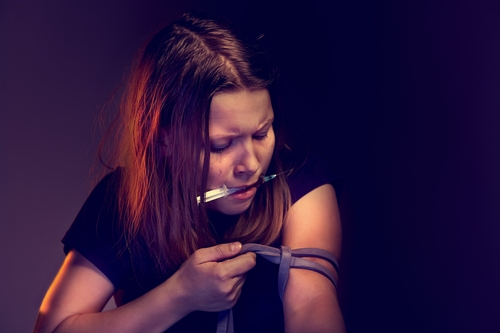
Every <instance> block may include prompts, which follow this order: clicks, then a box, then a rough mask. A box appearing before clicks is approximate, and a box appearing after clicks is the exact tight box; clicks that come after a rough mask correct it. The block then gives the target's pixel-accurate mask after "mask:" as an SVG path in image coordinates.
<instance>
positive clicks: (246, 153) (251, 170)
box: [234, 141, 260, 176]
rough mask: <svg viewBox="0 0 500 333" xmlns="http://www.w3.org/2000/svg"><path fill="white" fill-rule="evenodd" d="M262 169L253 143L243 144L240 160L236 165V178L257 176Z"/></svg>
mask: <svg viewBox="0 0 500 333" xmlns="http://www.w3.org/2000/svg"><path fill="white" fill-rule="evenodd" d="M259 168H260V162H259V159H258V157H257V155H256V154H255V149H254V146H253V143H252V142H251V141H250V142H245V143H244V144H242V148H241V153H240V156H239V160H238V162H237V163H236V167H235V170H234V171H235V174H236V176H242V175H247V176H251V175H253V174H255V173H256V172H257V171H258V170H259Z"/></svg>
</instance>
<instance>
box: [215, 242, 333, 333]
mask: <svg viewBox="0 0 500 333" xmlns="http://www.w3.org/2000/svg"><path fill="white" fill-rule="evenodd" d="M247 252H255V253H256V254H258V255H260V256H261V257H263V258H265V259H267V260H268V261H270V262H272V263H274V264H279V268H278V291H279V294H280V297H281V300H282V301H283V295H284V293H285V288H286V284H287V282H288V275H289V273H290V268H302V269H309V270H311V271H314V272H317V273H320V274H322V275H324V276H325V277H327V278H328V279H329V280H330V281H331V282H332V283H333V285H334V286H335V288H337V279H336V277H335V276H334V275H333V274H332V272H330V271H329V270H328V269H326V268H325V267H324V266H323V265H320V264H318V263H317V262H314V261H312V260H308V259H304V258H302V257H313V258H320V259H324V260H327V261H328V262H330V263H331V264H332V265H333V267H334V268H335V271H337V274H338V271H339V264H338V262H337V259H336V258H335V257H334V256H333V255H332V254H331V253H330V252H328V251H325V250H323V249H318V248H303V249H295V250H291V249H290V248H289V247H288V246H282V247H281V249H278V248H275V247H271V246H266V245H261V244H254V243H248V244H245V245H243V247H242V249H241V254H243V253H247ZM217 333H234V326H233V311H232V310H231V309H228V310H224V311H221V312H219V320H218V323H217Z"/></svg>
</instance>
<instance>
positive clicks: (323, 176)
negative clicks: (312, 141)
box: [285, 153, 342, 203]
mask: <svg viewBox="0 0 500 333" xmlns="http://www.w3.org/2000/svg"><path fill="white" fill-rule="evenodd" d="M286 168H287V169H285V170H288V171H289V172H290V174H289V175H288V177H287V183H288V186H289V188H290V194H291V197H292V203H295V202H297V201H298V200H299V199H301V198H302V197H303V196H304V195H306V194H307V193H309V192H311V191H312V190H314V189H316V188H318V187H320V186H322V185H325V184H330V185H332V186H333V188H334V189H335V192H336V196H337V197H340V192H341V189H342V181H341V179H340V177H339V176H338V175H337V174H336V173H335V172H334V171H333V168H332V167H331V166H330V165H329V164H328V163H327V162H326V161H325V160H324V159H323V158H322V157H321V156H319V155H318V154H315V153H310V154H303V155H299V156H295V157H293V159H292V158H289V159H288V162H287V163H286Z"/></svg>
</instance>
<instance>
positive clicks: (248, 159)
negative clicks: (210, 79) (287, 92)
mask: <svg viewBox="0 0 500 333" xmlns="http://www.w3.org/2000/svg"><path fill="white" fill-rule="evenodd" d="M273 120H274V113H273V108H272V105H271V99H270V96H269V92H268V90H267V89H261V90H251V91H250V90H235V91H227V92H219V93H216V94H215V95H214V97H213V98H212V103H211V104H210V117H209V137H210V150H211V153H210V169H209V172H208V179H207V187H208V188H207V190H212V189H216V188H219V187H220V186H222V184H225V185H226V186H227V187H244V186H247V185H250V184H252V183H255V182H256V181H257V180H258V179H259V177H260V176H261V175H265V173H266V170H267V168H268V167H269V163H270V162H271V158H272V155H273V150H274V131H273V126H272V124H273ZM256 191H257V189H256V188H255V187H253V188H251V189H250V190H248V191H246V192H244V193H240V194H235V195H231V196H228V197H226V198H223V199H218V200H214V201H212V202H210V203H208V204H207V205H208V207H210V208H212V209H214V210H217V211H219V212H221V213H224V214H228V215H234V214H240V213H243V212H244V211H245V210H247V209H248V207H249V206H250V204H251V202H252V200H253V198H254V196H255V193H256Z"/></svg>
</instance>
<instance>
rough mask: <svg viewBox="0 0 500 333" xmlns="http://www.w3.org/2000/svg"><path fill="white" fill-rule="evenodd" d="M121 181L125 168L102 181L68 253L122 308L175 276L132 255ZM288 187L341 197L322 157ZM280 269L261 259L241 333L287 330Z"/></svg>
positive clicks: (68, 238)
mask: <svg viewBox="0 0 500 333" xmlns="http://www.w3.org/2000/svg"><path fill="white" fill-rule="evenodd" d="M120 177H121V169H117V170H115V171H113V172H111V173H110V174H108V175H107V176H105V177H104V178H103V179H102V180H101V181H100V182H99V184H98V185H97V186H96V187H95V189H94V190H93V191H92V193H91V194H90V196H89V197H88V199H87V200H86V202H85V204H84V205H83V207H82V209H81V210H80V212H79V213H78V215H77V217H76V219H75V221H74V222H73V224H72V225H71V227H70V228H69V230H68V231H67V233H66V235H65V236H64V238H63V240H62V242H63V244H64V252H65V253H68V252H69V251H70V250H71V249H75V250H77V251H78V252H79V253H81V254H82V255H83V256H84V257H85V258H86V259H88V260H89V261H90V262H92V263H93V264H94V265H95V266H96V267H97V268H98V269H99V270H101V272H102V273H103V274H104V275H106V277H107V278H108V279H109V280H110V281H111V282H112V283H113V285H114V286H115V289H116V293H115V301H116V303H117V305H118V306H120V305H123V304H125V303H127V302H130V301H132V300H134V299H136V298H138V297H140V296H142V295H143V294H145V293H146V292H148V291H149V290H151V289H153V288H154V287H156V286H158V285H159V284H161V283H162V282H163V281H165V280H166V279H168V278H169V277H170V276H171V275H172V274H173V273H174V272H175V270H172V271H171V272H169V273H168V274H166V275H163V274H159V273H158V272H157V270H155V262H154V260H153V259H152V258H150V257H149V256H148V255H147V253H146V252H144V253H141V254H137V253H134V255H132V254H131V253H130V252H129V251H128V249H127V246H126V244H125V240H124V235H123V231H122V229H121V225H122V224H121V223H120V214H119V212H118V205H117V190H118V186H119V183H120ZM287 183H288V185H289V187H290V192H291V196H292V202H296V201H297V200H299V199H300V198H301V197H302V196H304V195H305V194H307V193H308V192H310V191H312V190H313V189H315V188H317V187H319V186H321V185H324V184H332V185H333V186H334V187H335V190H336V191H337V195H338V192H339V190H340V186H339V184H340V183H339V181H338V179H337V178H335V177H333V175H332V174H331V172H330V171H329V170H328V168H326V167H325V164H324V163H323V162H322V161H321V160H320V159H319V158H318V157H317V156H309V157H308V158H307V159H306V160H305V162H304V163H302V164H301V165H299V166H297V167H296V170H295V171H294V172H293V173H292V174H291V175H290V176H289V177H288V178H287ZM209 218H210V220H211V221H212V223H214V224H215V225H216V227H217V225H221V224H227V223H228V222H229V223H230V222H231V220H232V219H236V218H237V216H236V217H235V216H226V215H223V214H221V213H217V212H209ZM279 245H280V244H275V246H279ZM277 269H278V266H277V265H274V264H272V263H269V262H268V261H266V260H265V259H262V258H260V257H259V256H258V257H257V265H256V266H255V268H254V269H252V270H251V271H250V272H249V273H248V274H247V278H246V281H245V284H244V286H243V290H242V294H241V296H240V299H239V300H238V302H237V304H236V306H235V307H234V308H233V314H234V328H235V332H238V333H239V332H261V333H262V332H283V331H284V328H283V307H282V303H281V300H280V298H279V294H278V289H277V283H278V282H277V281H278V280H277ZM216 325H217V313H211V312H201V311H196V312H193V313H191V314H189V315H188V316H186V317H184V318H183V319H182V320H180V321H179V322H178V323H176V324H175V325H174V326H172V327H171V328H170V329H169V330H168V331H167V332H210V333H213V332H215V330H216Z"/></svg>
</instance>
